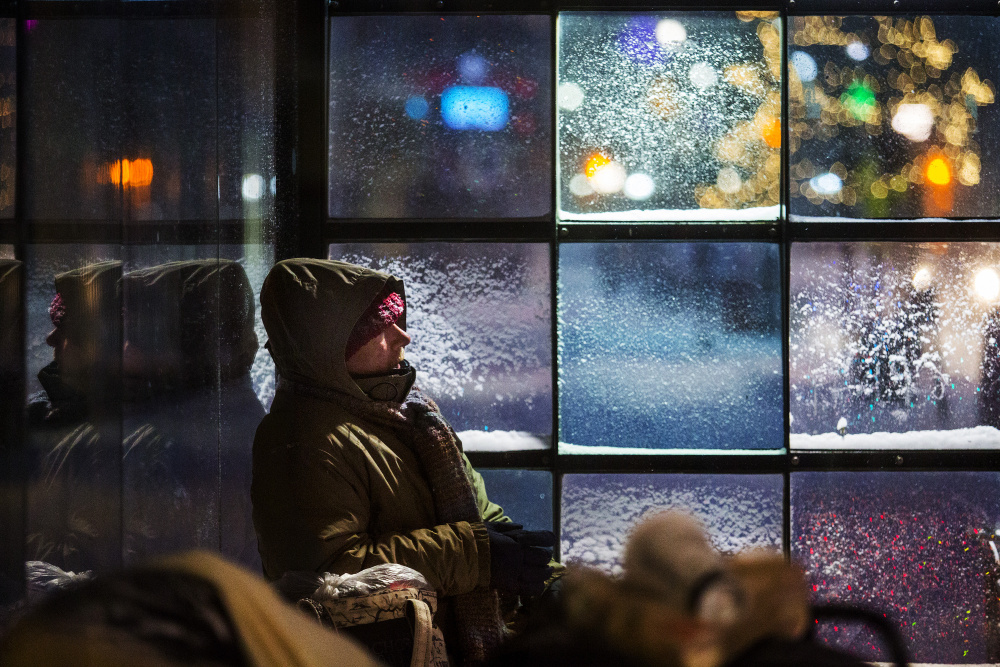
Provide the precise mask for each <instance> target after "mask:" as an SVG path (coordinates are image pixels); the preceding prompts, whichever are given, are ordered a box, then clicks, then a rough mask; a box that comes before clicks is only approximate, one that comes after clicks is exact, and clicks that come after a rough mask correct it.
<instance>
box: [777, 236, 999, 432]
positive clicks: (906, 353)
mask: <svg viewBox="0 0 1000 667" xmlns="http://www.w3.org/2000/svg"><path fill="white" fill-rule="evenodd" d="M789 288H790V327H789V336H790V347H789V354H790V358H789V374H790V385H791V386H790V388H791V394H790V399H791V406H790V413H791V439H790V446H791V447H792V448H801V449H817V448H818V449H840V448H846V449H949V448H954V449H993V448H997V447H1000V245H998V244H994V243H902V242H898V243H889V242H884V243H857V242H855V243H797V244H794V245H792V248H791V277H790V284H789Z"/></svg>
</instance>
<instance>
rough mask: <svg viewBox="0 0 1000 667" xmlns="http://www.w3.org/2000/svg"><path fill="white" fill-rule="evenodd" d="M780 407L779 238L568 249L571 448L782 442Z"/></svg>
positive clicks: (565, 352) (565, 326)
mask: <svg viewBox="0 0 1000 667" xmlns="http://www.w3.org/2000/svg"><path fill="white" fill-rule="evenodd" d="M781 406H782V362H781V278H780V267H779V256H778V247H777V246H776V245H773V244H765V243H600V244H597V243H580V244H577V243H573V244H562V245H561V246H560V249H559V409H560V419H559V426H560V450H561V451H563V452H564V453H598V452H624V451H630V452H637V453H655V452H657V451H661V452H662V451H663V450H683V449H730V450H732V449H773V448H780V447H782V446H783V443H784V435H783V432H782V407H781Z"/></svg>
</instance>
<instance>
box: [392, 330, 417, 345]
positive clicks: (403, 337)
mask: <svg viewBox="0 0 1000 667" xmlns="http://www.w3.org/2000/svg"><path fill="white" fill-rule="evenodd" d="M392 329H393V333H395V334H396V340H397V341H399V343H400V345H402V346H404V347H405V346H407V345H409V344H410V341H411V340H413V339H412V338H410V334H408V333H406V332H405V331H403V330H402V329H400V328H399V325H398V324H393V325H392Z"/></svg>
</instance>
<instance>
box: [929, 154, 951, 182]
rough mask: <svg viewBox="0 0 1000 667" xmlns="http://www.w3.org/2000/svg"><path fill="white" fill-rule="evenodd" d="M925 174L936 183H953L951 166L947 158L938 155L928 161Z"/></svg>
mask: <svg viewBox="0 0 1000 667" xmlns="http://www.w3.org/2000/svg"><path fill="white" fill-rule="evenodd" d="M924 176H926V178H927V180H928V181H930V182H931V183H933V184H934V185H948V184H949V183H951V167H950V166H949V165H948V161H947V160H946V159H945V158H943V157H936V158H933V159H932V160H930V161H929V162H928V163H927V167H926V168H925V169H924Z"/></svg>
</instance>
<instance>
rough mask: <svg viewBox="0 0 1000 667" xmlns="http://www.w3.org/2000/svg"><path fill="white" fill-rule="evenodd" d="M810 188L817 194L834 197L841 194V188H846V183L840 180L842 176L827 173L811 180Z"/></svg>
mask: <svg viewBox="0 0 1000 667" xmlns="http://www.w3.org/2000/svg"><path fill="white" fill-rule="evenodd" d="M809 187H811V188H812V189H813V190H815V191H816V193H817V194H821V195H832V194H835V193H837V192H840V190H841V188H843V187H844V182H843V181H842V180H840V176H837V175H836V174H831V173H829V172H827V173H825V174H820V175H819V176H813V177H812V178H810V179H809Z"/></svg>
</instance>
